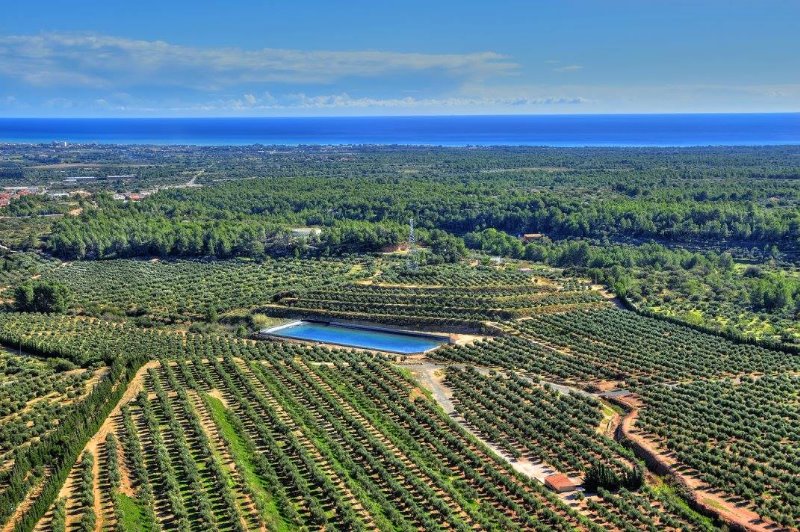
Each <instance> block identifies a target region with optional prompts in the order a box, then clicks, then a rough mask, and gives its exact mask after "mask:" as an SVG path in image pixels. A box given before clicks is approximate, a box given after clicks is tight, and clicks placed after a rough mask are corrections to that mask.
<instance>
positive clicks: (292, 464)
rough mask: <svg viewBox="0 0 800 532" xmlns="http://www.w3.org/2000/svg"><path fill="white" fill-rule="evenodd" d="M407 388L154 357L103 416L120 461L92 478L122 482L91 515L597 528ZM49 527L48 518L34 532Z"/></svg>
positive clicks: (224, 526) (224, 524)
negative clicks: (108, 418)
mask: <svg viewBox="0 0 800 532" xmlns="http://www.w3.org/2000/svg"><path fill="white" fill-rule="evenodd" d="M418 392H419V390H418V389H417V388H415V386H414V383H413V382H410V381H408V380H406V379H405V377H403V376H402V375H401V374H400V373H398V372H397V370H395V369H393V368H392V366H390V365H389V364H388V363H386V362H385V361H382V360H379V359H366V360H365V359H364V357H363V355H347V354H337V355H336V356H335V361H334V362H332V363H330V364H313V363H310V362H309V363H307V362H305V361H303V360H300V359H291V358H285V357H283V356H280V355H277V354H275V353H273V354H271V355H270V356H268V357H266V358H263V357H262V358H258V359H249V358H238V357H236V358H234V357H224V358H221V359H217V358H213V359H201V358H199V357H198V358H189V359H185V360H181V361H177V362H171V361H167V360H162V363H161V364H160V365H159V366H158V367H155V368H151V369H149V370H148V371H147V372H146V373H145V374H144V384H143V388H142V390H141V392H140V393H139V394H138V395H137V396H136V397H135V398H133V399H132V400H131V401H130V402H129V403H127V404H126V405H125V406H123V407H122V408H121V409H120V412H119V415H118V416H117V417H112V419H113V423H112V426H113V429H112V430H113V433H114V434H115V436H114V440H116V441H119V442H120V445H119V447H117V449H118V450H119V451H121V452H118V453H116V454H115V453H109V452H108V451H107V450H104V451H103V452H102V453H100V457H101V458H100V461H99V470H98V472H97V474H96V475H95V476H96V478H97V479H105V478H116V477H120V478H121V480H120V481H118V482H117V483H116V484H114V483H110V485H111V489H103V490H101V497H103V500H102V501H101V502H100V505H99V508H100V509H101V510H100V512H99V515H97V516H96V518H97V519H98V520H99V522H100V523H101V524H102V525H104V526H105V525H109V526H110V525H112V524H114V523H118V522H122V523H126V524H128V525H129V524H130V523H131V522H132V520H133V519H135V520H136V523H138V524H139V525H140V526H141V529H150V528H152V527H154V526H155V525H157V526H160V527H162V528H164V529H173V528H177V529H186V528H191V529H204V530H206V529H221V530H241V529H251V530H252V529H278V530H280V529H295V528H298V527H309V528H317V527H321V526H328V527H334V528H337V529H362V528H374V527H378V528H381V529H418V528H423V529H426V530H437V529H440V528H456V529H470V528H475V527H479V528H501V529H505V530H513V529H536V530H572V529H575V528H579V529H587V530H588V529H593V528H596V527H595V526H594V525H592V524H591V523H590V522H589V521H588V520H586V519H585V518H584V517H582V516H580V515H579V514H576V513H575V512H574V511H573V510H571V509H570V508H569V507H567V506H566V505H564V504H563V503H561V501H560V500H559V499H558V498H557V497H555V496H554V495H552V494H551V493H549V492H547V491H546V490H545V488H544V487H543V486H541V485H539V484H537V483H534V482H532V481H530V480H528V479H525V478H523V477H521V476H519V475H517V474H515V473H514V472H513V471H512V470H511V469H510V468H509V467H508V466H507V465H506V464H504V463H503V462H502V461H500V460H499V459H498V458H496V457H494V456H493V455H492V454H490V453H489V452H487V451H486V450H485V449H484V448H483V447H481V446H479V445H478V444H476V443H475V442H474V441H472V440H471V439H470V438H469V437H468V436H467V435H466V434H465V433H464V432H463V431H462V430H460V429H459V428H458V426H457V425H456V424H455V423H453V422H452V421H450V420H448V419H447V418H445V417H443V416H442V415H441V414H440V413H439V411H438V410H437V409H436V408H435V406H434V405H433V404H432V403H431V402H430V401H429V400H427V399H425V398H424V396H422V395H421V394H419V393H418ZM108 456H114V457H115V458H114V459H112V460H111V461H109V460H108V458H107V457H108ZM103 457H106V458H103ZM112 462H114V463H112ZM80 469H81V462H79V463H77V464H76V466H75V470H74V471H73V473H72V474H73V476H75V477H76V478H78V477H79V476H80ZM115 470H116V471H124V473H123V474H121V475H120V474H119V473H115V472H114V471H115ZM234 480H235V481H234ZM115 485H116V486H117V487H114V486H115ZM80 493H81V490H80V489H75V490H68V493H66V497H65V501H64V504H65V506H66V507H67V508H78V507H79V506H80V501H78V500H77V499H79V498H80V497H81V495H80ZM106 499H107V500H106ZM94 507H95V508H96V507H97V505H94ZM82 508H84V511H86V510H85V508H86V506H85V505H84V506H83V507H82ZM74 513H75V514H78V513H79V512H74ZM57 516H58V512H57V506H54V507H53V508H52V510H51V511H50V512H49V513H48V515H47V516H46V517H45V519H44V520H43V521H42V522H40V523H39V525H38V526H39V528H40V529H42V530H45V529H47V527H48V526H50V524H51V523H52V519H53V518H55V517H57Z"/></svg>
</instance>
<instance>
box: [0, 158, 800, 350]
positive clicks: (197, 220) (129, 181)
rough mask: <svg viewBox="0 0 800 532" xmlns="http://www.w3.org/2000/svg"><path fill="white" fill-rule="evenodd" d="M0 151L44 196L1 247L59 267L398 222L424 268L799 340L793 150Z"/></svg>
mask: <svg viewBox="0 0 800 532" xmlns="http://www.w3.org/2000/svg"><path fill="white" fill-rule="evenodd" d="M0 155H2V159H3V160H5V161H6V163H5V166H4V168H6V169H7V168H9V167H11V166H13V167H14V168H15V169H16V170H14V171H13V172H12V171H8V172H7V173H6V174H4V176H5V177H4V179H5V181H6V182H7V183H8V184H9V185H24V184H37V185H39V186H46V187H47V189H48V191H49V192H51V191H52V192H57V193H58V194H57V195H55V196H46V195H33V196H25V197H21V198H19V199H15V200H12V201H11V204H10V205H9V207H7V208H5V209H2V210H4V211H6V212H5V214H6V216H8V218H6V219H4V223H3V224H0V225H2V227H0V242H2V243H3V244H5V245H7V246H9V247H11V248H13V249H18V250H32V251H35V250H40V251H42V252H45V253H47V254H51V255H52V256H55V257H58V258H61V259H63V260H76V259H88V260H95V259H110V258H150V257H161V258H170V257H173V258H217V259H230V258H234V257H241V258H251V259H256V260H263V259H265V258H267V257H273V258H281V257H295V258H307V257H327V256H342V255H346V254H351V253H373V252H379V251H386V250H392V249H396V248H397V247H398V246H402V245H403V244H404V243H405V242H406V241H407V240H408V221H409V219H410V218H414V220H415V224H416V227H417V234H416V237H417V241H418V242H419V243H420V244H421V245H422V246H423V249H424V251H423V253H422V256H421V257H420V260H421V261H422V262H424V263H432V264H435V263H441V262H454V261H458V260H460V259H461V258H462V257H464V256H465V255H466V254H467V252H468V249H472V250H478V251H481V252H483V253H487V254H491V255H497V256H503V257H510V258H516V259H522V260H528V261H533V262H537V263H541V262H544V263H546V264H549V265H551V266H555V267H559V268H567V269H568V270H569V271H570V272H572V273H574V274H578V275H582V276H586V277H589V278H591V279H592V280H593V281H595V282H597V283H600V284H604V285H605V286H606V287H608V288H609V289H610V290H613V291H614V292H615V293H617V294H618V295H621V296H624V297H626V298H627V299H629V300H630V301H631V302H632V303H634V304H637V305H643V306H645V307H647V308H649V309H650V310H653V311H656V312H662V313H665V314H668V315H671V316H675V317H677V318H679V319H682V320H685V321H688V322H692V323H696V324H702V325H707V326H711V327H713V328H717V329H722V330H730V331H732V332H737V333H745V334H748V335H752V336H755V337H765V338H770V339H773V340H780V341H784V342H790V343H793V342H798V341H800V340H798V338H800V330H798V325H797V323H798V313H799V312H800V275H799V274H798V270H797V266H796V264H797V262H798V261H800V149H799V148H798V147H792V146H786V147H742V148H724V147H718V148H683V149H667V148H658V149H656V148H613V149H611V148H608V149H606V148H568V149H555V148H512V147H497V148H468V149H467V148H434V147H398V146H385V147H377V146H374V147H297V148H291V147H264V146H243V147H204V148H196V147H188V146H187V147H180V146H168V147H146V146H129V147H125V146H117V147H110V146H99V145H95V146H92V145H89V146H71V147H67V148H62V147H58V146H27V147H23V146H14V145H7V146H3V147H1V148H0ZM76 173H81V174H84V173H89V174H91V175H93V176H96V179H91V180H85V182H82V183H81V185H80V187H81V189H82V190H84V192H80V194H77V193H76V192H78V190H77V189H76V185H74V184H67V183H65V182H64V181H63V179H64V178H65V176H69V175H74V174H76ZM132 192H137V193H142V198H141V200H140V201H131V200H128V199H126V198H128V197H129V195H130V193H132ZM65 194H66V195H65ZM70 194H71V195H70ZM65 213H66V214H65ZM303 228H314V229H303ZM529 233H534V234H535V235H536V237H535V238H533V239H528V240H523V239H521V238H520V235H523V234H529Z"/></svg>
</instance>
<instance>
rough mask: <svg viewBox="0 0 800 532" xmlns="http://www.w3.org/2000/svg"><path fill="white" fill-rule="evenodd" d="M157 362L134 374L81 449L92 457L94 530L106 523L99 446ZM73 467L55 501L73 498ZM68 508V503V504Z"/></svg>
mask: <svg viewBox="0 0 800 532" xmlns="http://www.w3.org/2000/svg"><path fill="white" fill-rule="evenodd" d="M158 365H159V362H158V361H157V360H152V361H150V362H148V363H147V364H145V365H143V366H142V367H141V368H139V371H137V372H136V375H134V377H133V379H131V382H130V383H129V384H128V388H127V389H126V390H125V393H124V394H123V395H122V398H121V399H120V400H119V402H118V403H117V404H116V406H114V409H113V410H112V411H111V414H109V416H108V417H107V418H106V419H105V420H104V421H103V424H102V425H101V426H100V429H99V430H98V431H97V432H96V433H95V434H94V436H92V437H91V439H90V440H89V441H88V443H87V444H86V446H85V447H84V449H83V452H86V451H89V452H90V453H92V455H93V456H94V466H93V468H92V469H93V475H94V512H95V515H96V516H97V520H96V524H95V530H101V529H102V528H103V525H104V524H105V522H106V516H105V513H104V512H103V498H102V495H103V494H102V492H101V490H100V464H99V460H100V444H101V443H102V444H103V445H105V439H106V436H107V435H108V434H109V433H110V432H113V431H114V429H115V427H116V420H117V418H118V417H119V415H120V410H121V408H122V405H124V404H126V403H129V402H130V401H132V400H133V399H134V398H135V397H136V396H137V395H138V394H139V392H140V391H141V390H142V389H143V387H144V376H145V374H146V373H147V370H148V369H150V368H154V367H158ZM74 468H75V466H73V471H71V472H70V476H69V477H68V478H67V481H66V482H65V483H64V485H63V486H61V490H60V491H59V493H58V497H56V499H60V498H64V499H65V500H67V501H69V500H70V499H72V498H73V497H74V493H73V483H72V482H71V479H72V476H73V472H74ZM122 478H123V479H124V477H122ZM127 490H130V486H127V487H126V491H127ZM68 507H69V503H68Z"/></svg>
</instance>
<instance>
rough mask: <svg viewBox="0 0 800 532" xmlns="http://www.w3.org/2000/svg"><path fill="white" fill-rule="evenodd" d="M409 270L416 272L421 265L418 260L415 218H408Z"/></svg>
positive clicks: (407, 265)
mask: <svg viewBox="0 0 800 532" xmlns="http://www.w3.org/2000/svg"><path fill="white" fill-rule="evenodd" d="M406 267H407V268H408V269H409V271H412V272H415V271H417V268H418V267H419V263H418V262H417V238H416V236H414V218H410V219H409V220H408V263H407V264H406Z"/></svg>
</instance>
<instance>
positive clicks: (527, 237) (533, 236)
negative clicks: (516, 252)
mask: <svg viewBox="0 0 800 532" xmlns="http://www.w3.org/2000/svg"><path fill="white" fill-rule="evenodd" d="M520 238H521V239H522V241H523V242H525V243H526V244H527V243H528V242H533V241H534V240H541V239H542V238H544V235H543V234H542V233H525V234H524V235H522V236H521V237H520Z"/></svg>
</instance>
